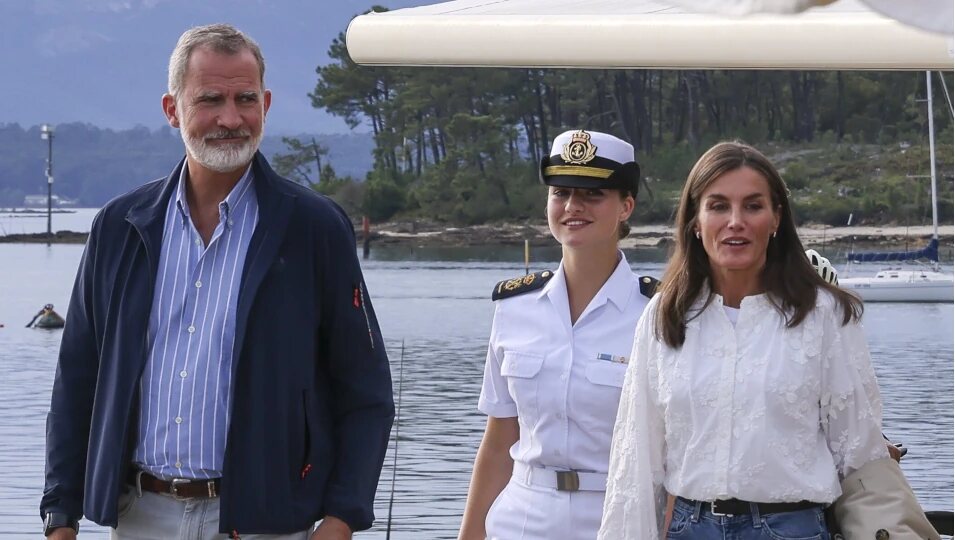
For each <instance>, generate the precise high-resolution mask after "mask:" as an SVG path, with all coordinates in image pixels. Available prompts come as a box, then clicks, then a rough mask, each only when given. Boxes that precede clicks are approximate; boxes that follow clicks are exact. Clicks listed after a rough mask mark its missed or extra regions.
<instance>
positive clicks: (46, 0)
mask: <svg viewBox="0 0 955 540" xmlns="http://www.w3.org/2000/svg"><path fill="white" fill-rule="evenodd" d="M432 3H435V0H379V1H374V0H369V1H356V0H272V1H266V0H202V1H194V0H0V74H2V75H0V77H2V87H3V91H2V94H0V95H2V96H3V99H0V124H2V123H13V122H16V123H19V124H21V125H23V126H25V127H26V126H31V125H37V124H41V123H44V122H51V123H54V124H57V123H63V122H87V123H91V124H94V125H97V126H101V127H109V128H116V129H122V128H128V127H132V126H135V125H143V126H146V127H149V128H158V127H160V126H162V125H164V123H165V119H164V117H163V115H162V110H161V108H160V98H161V96H162V94H163V92H164V91H165V89H166V66H167V63H168V59H169V53H170V52H171V51H172V48H173V46H175V43H176V39H177V38H178V37H179V35H180V34H181V33H182V32H183V30H185V29H186V28H188V27H190V26H194V25H199V24H208V23H213V22H228V23H232V24H235V25H236V26H238V27H239V28H240V29H242V30H243V31H245V32H247V33H248V34H250V35H251V36H252V37H253V38H254V39H255V40H256V41H258V42H259V44H260V45H261V46H262V49H263V52H264V54H265V58H266V65H267V72H266V84H267V86H269V87H270V88H271V89H272V91H273V101H272V108H271V110H270V112H269V118H268V123H269V127H268V130H269V132H270V133H283V134H285V133H299V132H313V133H314V132H318V133H335V132H345V131H347V130H348V127H347V126H346V125H345V124H344V122H342V121H341V120H339V119H337V118H334V117H330V116H328V115H326V114H325V113H323V112H321V111H318V110H316V109H314V108H312V106H311V103H310V101H309V98H308V96H307V94H308V92H310V91H311V90H312V89H313V88H314V86H315V82H316V75H315V67H316V66H317V65H319V64H324V63H325V62H327V61H328V58H327V56H326V52H327V50H328V46H329V44H330V43H331V41H332V39H333V38H334V37H335V36H336V35H337V34H338V33H339V32H341V31H343V30H344V29H345V27H346V26H347V24H348V21H349V20H350V19H351V17H352V16H353V15H355V14H358V13H361V12H363V11H365V10H367V9H368V8H370V7H371V6H372V5H374V4H380V5H384V6H387V7H389V8H392V9H397V8H400V7H407V6H413V5H424V4H432Z"/></svg>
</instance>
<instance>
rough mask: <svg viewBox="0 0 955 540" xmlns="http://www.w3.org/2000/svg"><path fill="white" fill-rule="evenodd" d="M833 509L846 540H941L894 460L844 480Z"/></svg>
mask: <svg viewBox="0 0 955 540" xmlns="http://www.w3.org/2000/svg"><path fill="white" fill-rule="evenodd" d="M832 510H833V515H834V517H835V519H836V523H838V525H839V528H840V529H841V531H842V537H843V538H845V540H927V539H929V540H938V539H939V538H940V537H939V535H938V532H936V531H935V528H934V527H932V524H931V523H929V521H928V518H926V517H925V512H923V511H922V507H921V505H919V501H918V499H916V497H915V493H914V492H913V491H912V487H911V486H909V483H908V481H907V480H906V479H905V475H904V474H902V469H901V468H900V467H899V464H898V463H896V462H895V460H893V459H892V458H884V459H878V460H875V461H872V462H869V463H866V464H865V465H863V466H862V468H861V469H859V470H857V471H856V472H854V473H852V474H850V475H849V476H848V477H847V478H846V479H845V480H843V481H842V496H841V497H839V498H838V499H837V500H836V502H835V503H833V505H832ZM836 538H838V535H837V536H836Z"/></svg>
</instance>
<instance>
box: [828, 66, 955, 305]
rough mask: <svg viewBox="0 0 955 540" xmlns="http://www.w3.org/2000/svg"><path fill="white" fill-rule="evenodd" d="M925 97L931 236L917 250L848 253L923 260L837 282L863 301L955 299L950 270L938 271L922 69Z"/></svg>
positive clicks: (852, 258) (865, 258) (859, 257)
mask: <svg viewBox="0 0 955 540" xmlns="http://www.w3.org/2000/svg"><path fill="white" fill-rule="evenodd" d="M925 84H926V98H927V101H928V141H929V156H930V161H931V180H932V227H933V228H932V231H933V232H932V239H931V241H930V242H929V245H928V246H926V247H925V248H923V249H921V250H918V251H900V252H892V253H850V254H849V255H848V259H849V262H850V263H852V262H883V261H918V260H920V259H927V260H928V261H929V264H928V265H925V264H924V263H923V264H921V265H919V266H917V267H915V268H912V267H908V268H890V269H885V270H881V271H880V272H878V273H877V274H876V275H875V276H874V277H847V278H844V279H841V280H839V285H841V286H842V288H844V289H848V290H850V291H852V292H854V293H855V294H857V295H859V297H861V298H862V299H863V300H864V301H866V302H952V301H953V300H955V282H953V276H952V275H951V274H945V273H942V272H940V271H939V266H938V188H937V185H936V180H935V129H934V127H935V126H934V122H933V120H932V72H931V71H926V72H925Z"/></svg>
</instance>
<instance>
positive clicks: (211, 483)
mask: <svg viewBox="0 0 955 540" xmlns="http://www.w3.org/2000/svg"><path fill="white" fill-rule="evenodd" d="M137 477H138V478H137ZM129 483H130V484H132V485H134V486H138V487H140V488H141V489H142V490H144V491H150V492H152V493H161V494H165V495H172V496H173V497H176V498H177V499H210V498H213V497H218V496H219V479H218V478H214V479H211V480H191V479H188V478H173V479H172V480H163V479H161V478H156V477H155V476H153V475H151V474H149V473H147V472H144V471H138V470H135V469H133V470H132V471H130V473H129Z"/></svg>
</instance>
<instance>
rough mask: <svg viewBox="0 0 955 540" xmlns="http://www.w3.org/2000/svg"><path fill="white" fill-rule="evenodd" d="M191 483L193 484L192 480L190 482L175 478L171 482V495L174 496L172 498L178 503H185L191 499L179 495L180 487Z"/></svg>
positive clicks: (185, 479)
mask: <svg viewBox="0 0 955 540" xmlns="http://www.w3.org/2000/svg"><path fill="white" fill-rule="evenodd" d="M190 482H192V480H189V479H188V478H173V479H172V480H171V481H170V482H169V494H170V495H172V498H173V499H176V500H177V501H184V500H186V499H188V498H189V497H183V496H182V495H179V486H180V485H183V484H188V483H190Z"/></svg>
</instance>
